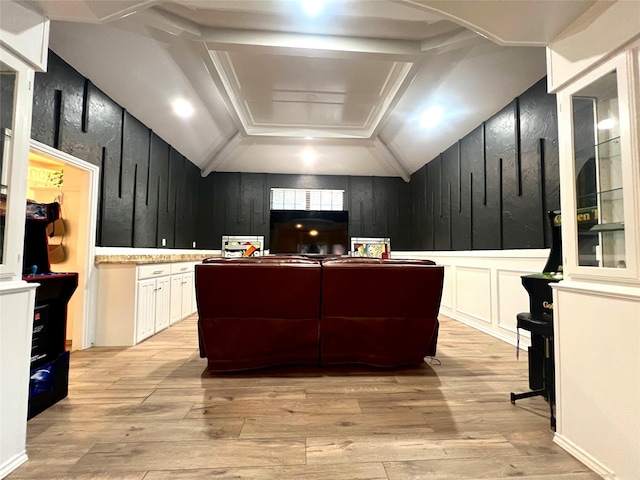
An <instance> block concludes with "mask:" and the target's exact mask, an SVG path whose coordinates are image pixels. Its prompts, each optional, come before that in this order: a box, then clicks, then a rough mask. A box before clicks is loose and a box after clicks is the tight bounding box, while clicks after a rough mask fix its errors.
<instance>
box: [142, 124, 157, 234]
mask: <svg viewBox="0 0 640 480" xmlns="http://www.w3.org/2000/svg"><path fill="white" fill-rule="evenodd" d="M152 138H153V131H152V130H151V129H149V150H148V152H149V153H148V154H147V181H146V182H145V183H146V185H147V189H146V191H145V196H144V204H145V205H146V206H147V207H148V206H149V191H150V190H151V149H152V148H153V142H152V141H151V140H152ZM156 225H157V224H156ZM156 230H157V229H156Z"/></svg>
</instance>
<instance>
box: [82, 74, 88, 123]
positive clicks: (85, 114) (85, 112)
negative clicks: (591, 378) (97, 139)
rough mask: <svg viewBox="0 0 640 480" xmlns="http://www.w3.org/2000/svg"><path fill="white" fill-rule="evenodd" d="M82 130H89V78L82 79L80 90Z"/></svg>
mask: <svg viewBox="0 0 640 480" xmlns="http://www.w3.org/2000/svg"><path fill="white" fill-rule="evenodd" d="M81 130H82V131H83V132H85V133H86V132H88V131H89V79H88V78H85V79H84V90H83V92H82V124H81Z"/></svg>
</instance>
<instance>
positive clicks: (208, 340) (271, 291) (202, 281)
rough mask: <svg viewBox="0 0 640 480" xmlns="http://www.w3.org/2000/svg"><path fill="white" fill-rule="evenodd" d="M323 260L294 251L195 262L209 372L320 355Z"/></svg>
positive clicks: (308, 360)
mask: <svg viewBox="0 0 640 480" xmlns="http://www.w3.org/2000/svg"><path fill="white" fill-rule="evenodd" d="M320 273H321V271H320V262H319V261H317V260H312V259H308V258H304V257H295V256H265V257H252V258H242V259H238V258H213V259H207V260H205V261H204V262H203V263H202V264H200V265H196V277H195V278H196V299H197V303H198V315H199V319H198V333H199V340H200V356H201V357H203V358H204V357H206V358H207V361H208V366H207V367H208V369H209V370H210V371H231V370H244V369H251V368H262V367H268V366H273V365H281V364H291V363H295V364H314V365H317V364H318V362H319V360H318V356H319V349H318V345H319V332H318V325H319V312H320V296H319V291H320Z"/></svg>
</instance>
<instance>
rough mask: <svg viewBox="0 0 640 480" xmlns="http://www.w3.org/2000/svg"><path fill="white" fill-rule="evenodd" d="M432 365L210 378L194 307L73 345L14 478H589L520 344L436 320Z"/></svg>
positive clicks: (31, 423) (443, 319) (30, 425)
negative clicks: (512, 397) (125, 333)
mask: <svg viewBox="0 0 640 480" xmlns="http://www.w3.org/2000/svg"><path fill="white" fill-rule="evenodd" d="M440 320H441V327H440V336H439V343H438V360H439V361H440V363H441V364H437V363H438V362H433V363H432V364H429V363H425V364H424V365H420V366H417V367H413V368H403V369H391V370H376V369H367V368H361V367H355V366H349V367H335V368H326V369H321V368H301V367H300V368H292V367H287V368H278V369H269V370H264V371H258V372H251V373H245V374H241V375H240V374H233V375H230V374H225V375H217V376H213V375H210V374H209V373H207V371H206V361H205V360H204V359H201V358H200V357H199V356H198V351H197V345H198V341H197V336H196V317H195V316H193V317H190V318H188V319H186V320H184V321H182V322H180V323H178V324H176V325H174V326H172V327H170V328H169V329H167V330H165V331H164V332H161V333H160V334H158V335H156V336H154V337H152V338H150V339H148V340H146V341H145V342H143V343H142V344H140V345H138V346H135V347H131V348H92V349H89V350H85V351H81V352H74V353H73V354H72V355H71V371H70V385H69V396H68V398H66V399H65V400H63V401H62V402H60V403H58V404H57V405H55V406H53V407H51V408H50V409H48V410H47V411H45V412H44V413H42V414H40V415H39V416H37V417H36V418H34V419H32V420H30V421H29V423H28V440H27V441H28V454H29V461H28V462H27V463H25V464H24V465H22V466H21V467H20V468H18V469H17V470H16V471H15V472H14V473H12V474H11V475H10V476H9V477H8V480H19V479H31V480H34V479H38V480H40V479H41V480H61V479H68V480H174V479H175V480H196V479H212V478H215V479H219V480H231V479H241V480H273V479H277V480H287V479H296V480H298V479H301V480H436V479H448V480H450V479H502V478H511V477H519V478H522V479H528V480H535V479H538V480H541V479H546V480H551V479H554V480H592V479H599V478H600V477H599V476H598V475H596V474H595V473H593V472H591V471H590V470H589V469H588V468H586V467H585V466H584V465H582V464H581V463H580V462H578V461H577V460H575V459H574V458H573V457H571V456H570V455H569V454H567V453H565V452H564V451H563V450H561V449H560V448H559V447H558V446H556V445H555V444H554V443H553V442H552V436H553V432H552V431H551V430H550V429H549V418H548V407H547V404H546V403H545V401H544V400H543V399H542V398H540V397H538V398H531V399H525V400H520V401H518V403H517V404H516V405H515V406H514V405H511V403H510V402H509V392H510V391H525V390H527V389H528V380H527V360H526V355H522V356H521V358H520V360H519V361H518V360H516V352H515V348H514V347H512V346H510V345H508V344H505V343H503V342H501V341H499V340H496V339H493V338H491V337H489V336H487V335H484V334H482V333H480V332H477V331H476V330H473V329H472V328H470V327H467V326H465V325H463V324H460V323H459V322H456V321H454V320H451V319H449V318H447V317H445V316H442V315H441V318H440Z"/></svg>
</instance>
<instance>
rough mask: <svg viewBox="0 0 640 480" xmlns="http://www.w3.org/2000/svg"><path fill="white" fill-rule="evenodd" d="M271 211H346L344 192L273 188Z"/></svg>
mask: <svg viewBox="0 0 640 480" xmlns="http://www.w3.org/2000/svg"><path fill="white" fill-rule="evenodd" d="M271 210H338V211H341V210H344V190H321V189H303V188H272V189H271Z"/></svg>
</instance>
